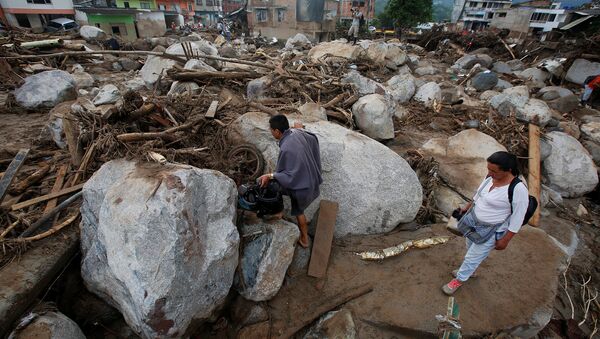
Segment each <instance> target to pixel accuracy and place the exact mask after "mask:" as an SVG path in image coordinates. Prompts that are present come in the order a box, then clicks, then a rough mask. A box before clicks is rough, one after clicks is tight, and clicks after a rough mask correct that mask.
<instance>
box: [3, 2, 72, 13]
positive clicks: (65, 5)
mask: <svg viewBox="0 0 600 339" xmlns="http://www.w3.org/2000/svg"><path fill="white" fill-rule="evenodd" d="M0 5H2V8H4V10H5V11H7V10H10V9H12V8H27V9H70V10H72V9H73V0H52V4H48V5H38V4H30V3H27V0H0Z"/></svg>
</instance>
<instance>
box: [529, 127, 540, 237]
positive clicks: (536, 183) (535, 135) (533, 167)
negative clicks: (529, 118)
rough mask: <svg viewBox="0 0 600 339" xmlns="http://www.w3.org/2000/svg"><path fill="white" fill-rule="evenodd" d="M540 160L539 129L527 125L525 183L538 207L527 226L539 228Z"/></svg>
mask: <svg viewBox="0 0 600 339" xmlns="http://www.w3.org/2000/svg"><path fill="white" fill-rule="evenodd" d="M540 173H541V159H540V128H539V127H538V126H537V125H534V124H529V176H528V178H527V183H528V184H529V194H531V195H532V196H534V197H535V198H536V199H537V201H538V203H539V205H538V208H537V210H536V211H535V213H534V214H533V216H532V217H531V219H530V220H529V225H531V226H536V227H537V226H539V223H540V210H541V209H542V206H541V200H540V193H541V183H540V179H541V177H540Z"/></svg>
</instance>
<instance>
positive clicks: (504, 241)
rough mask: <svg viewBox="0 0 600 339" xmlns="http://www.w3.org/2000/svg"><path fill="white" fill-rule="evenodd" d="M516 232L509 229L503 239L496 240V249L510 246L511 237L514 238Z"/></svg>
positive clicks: (499, 249) (500, 249)
mask: <svg viewBox="0 0 600 339" xmlns="http://www.w3.org/2000/svg"><path fill="white" fill-rule="evenodd" d="M515 234H516V233H513V232H511V231H507V232H506V234H505V235H504V237H502V239H500V240H496V250H498V251H502V250H503V249H505V248H506V247H507V246H508V243H509V242H510V239H512V237H513V236H514V235H515Z"/></svg>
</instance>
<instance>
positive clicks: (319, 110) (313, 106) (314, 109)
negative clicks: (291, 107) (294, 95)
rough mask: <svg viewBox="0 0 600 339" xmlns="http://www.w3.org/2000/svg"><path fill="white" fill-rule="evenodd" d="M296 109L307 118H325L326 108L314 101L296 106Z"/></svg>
mask: <svg viewBox="0 0 600 339" xmlns="http://www.w3.org/2000/svg"><path fill="white" fill-rule="evenodd" d="M298 111H299V112H300V114H302V115H303V116H305V117H307V118H315V119H319V120H327V110H326V109H325V108H323V106H321V105H319V104H317V103H315V102H307V103H305V104H304V105H302V106H300V107H298Z"/></svg>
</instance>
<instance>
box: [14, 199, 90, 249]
mask: <svg viewBox="0 0 600 339" xmlns="http://www.w3.org/2000/svg"><path fill="white" fill-rule="evenodd" d="M82 195H83V192H77V193H75V194H73V195H72V196H71V197H69V199H67V200H65V201H63V202H61V203H60V205H58V206H56V207H54V208H53V209H52V210H51V211H50V212H48V213H46V214H44V215H43V216H42V217H41V218H40V219H38V220H37V221H36V222H35V223H33V224H31V226H29V227H28V228H27V229H26V230H25V231H23V233H21V235H20V236H19V238H25V237H28V236H30V235H33V234H34V233H35V231H37V230H38V228H40V227H41V226H42V225H43V224H44V223H46V222H47V221H48V220H50V219H51V218H53V217H54V216H55V215H56V214H58V213H59V212H61V211H62V210H64V209H65V208H67V207H69V206H70V205H71V204H72V203H73V202H74V201H75V200H77V199H79V198H80V197H81V196H82Z"/></svg>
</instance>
